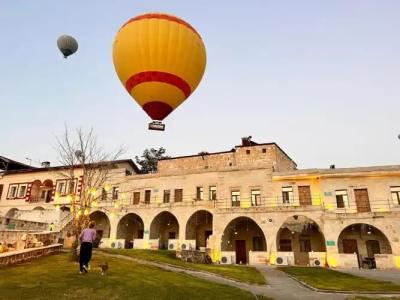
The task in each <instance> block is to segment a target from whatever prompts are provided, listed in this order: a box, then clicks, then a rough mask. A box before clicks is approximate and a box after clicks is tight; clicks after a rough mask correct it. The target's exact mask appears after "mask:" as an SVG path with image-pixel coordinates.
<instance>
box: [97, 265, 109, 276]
mask: <svg viewBox="0 0 400 300" xmlns="http://www.w3.org/2000/svg"><path fill="white" fill-rule="evenodd" d="M99 267H100V270H101V275H106V274H107V272H108V263H104V264H100V265H99Z"/></svg>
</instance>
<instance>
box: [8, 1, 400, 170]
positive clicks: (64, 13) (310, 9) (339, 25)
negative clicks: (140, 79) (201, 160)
mask: <svg viewBox="0 0 400 300" xmlns="http://www.w3.org/2000/svg"><path fill="white" fill-rule="evenodd" d="M145 12H166V13H170V14H174V15H177V16H179V17H181V18H183V19H184V20H186V21H187V22H189V23H190V24H191V25H192V26H193V27H195V28H196V30H197V31H198V32H199V33H200V34H201V36H202V38H203V41H204V43H205V46H206V51H207V67H206V71H205V74H204V77H203V79H202V81H201V83H200V85H199V86H198V88H197V90H196V91H195V92H194V93H193V94H192V95H191V96H190V98H189V99H188V100H187V101H186V102H185V103H184V104H182V105H181V106H180V107H179V108H178V109H176V110H175V111H174V112H173V113H172V114H171V115H170V116H169V117H168V118H167V119H166V120H165V123H166V126H167V127H166V131H165V132H156V131H148V130H147V124H148V123H149V121H150V119H149V118H148V116H147V115H146V114H145V113H144V111H143V110H142V109H141V108H140V107H139V106H138V105H137V104H136V103H135V102H133V100H132V99H131V98H130V96H129V94H128V93H127V92H126V90H125V89H124V88H123V86H122V85H121V83H120V81H119V79H118V77H117V75H116V73H115V70H114V66H113V63H112V43H113V40H114V37H115V34H116V32H117V31H118V29H119V28H120V27H121V25H122V24H123V23H124V22H125V21H127V20H128V19H129V18H131V17H134V16H136V15H138V14H142V13H145ZM399 12H400V1H398V0H393V1H389V0H380V1H376V0H343V1H334V0H332V1H320V0H315V1H308V0H302V1H297V0H292V1H284V0H282V1H267V0H260V1H256V0H249V1H236V0H229V1H228V0H219V1H215V0H197V1H191V0H180V1H178V0H172V1H165V0H159V1H152V0H142V1H138V0H137V1H135V0H131V1H122V0H115V1H105V0H103V1H100V0H96V1H95V0H87V1H78V0H69V1H54V0H47V1H44V0H35V1H23V0H2V1H1V2H0V22H1V26H0V36H1V46H0V113H1V114H0V155H2V156H6V157H9V158H13V159H16V160H19V161H21V162H25V163H27V160H26V158H29V159H32V164H33V165H38V162H40V161H44V160H48V161H51V162H52V163H53V164H56V163H57V151H56V150H55V144H56V143H55V138H56V137H57V136H60V135H62V134H63V132H64V127H65V125H66V124H67V126H68V127H69V128H70V129H74V128H78V127H83V128H84V129H89V128H91V127H93V129H94V131H95V132H96V134H97V136H98V140H99V143H100V144H101V145H102V146H103V147H104V148H105V149H106V150H107V151H113V149H117V148H119V146H120V145H123V146H124V147H125V148H126V150H127V151H126V153H125V155H124V158H134V156H135V155H140V154H141V153H142V152H143V150H144V149H145V148H150V147H155V148H158V147H160V146H163V147H165V148H166V149H167V154H169V155H171V156H180V155H189V154H196V153H199V152H201V151H208V152H214V151H224V150H229V149H231V148H232V147H233V146H235V145H238V144H240V139H241V137H244V136H250V135H251V136H252V137H253V140H254V141H256V142H260V143H261V142H276V143H277V144H278V145H280V146H281V148H283V149H284V150H285V151H286V152H287V154H288V155H289V156H290V157H291V158H292V159H293V160H295V161H296V162H297V164H298V167H299V168H314V167H319V168H324V167H329V165H331V164H335V165H336V167H353V166H371V165H386V164H399V163H400V140H399V139H398V138H397V135H398V134H399V133H400V124H399V112H400V101H399V100H400V18H399ZM62 34H69V35H72V36H74V37H75V38H76V39H77V40H78V43H79V49H78V52H77V53H76V54H75V55H73V56H71V57H70V58H68V59H63V58H62V56H61V54H60V53H59V51H58V49H57V46H56V41H57V38H58V36H60V35H62Z"/></svg>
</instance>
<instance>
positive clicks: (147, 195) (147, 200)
mask: <svg viewBox="0 0 400 300" xmlns="http://www.w3.org/2000/svg"><path fill="white" fill-rule="evenodd" d="M150 198H151V191H150V190H147V191H145V192H144V203H146V204H149V203H150Z"/></svg>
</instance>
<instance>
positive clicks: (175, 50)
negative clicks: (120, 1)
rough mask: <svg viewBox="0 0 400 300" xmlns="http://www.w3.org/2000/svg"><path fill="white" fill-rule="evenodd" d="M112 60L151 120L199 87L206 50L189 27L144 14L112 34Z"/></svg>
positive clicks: (166, 17)
mask: <svg viewBox="0 0 400 300" xmlns="http://www.w3.org/2000/svg"><path fill="white" fill-rule="evenodd" d="M113 61H114V67H115V70H116V72H117V74H118V77H119V79H120V80H121V82H122V84H123V85H124V86H125V88H126V89H127V91H128V93H129V94H130V95H131V96H132V97H133V98H134V99H135V101H136V102H137V103H138V104H139V105H140V106H141V107H142V108H143V109H144V110H145V111H146V113H147V114H148V115H149V116H150V117H151V118H152V119H153V120H159V121H162V120H163V119H164V118H166V117H167V116H168V115H169V114H170V113H171V112H172V111H173V110H174V109H175V108H177V107H178V106H179V105H180V104H182V103H183V102H184V101H185V100H186V99H187V98H188V97H189V96H190V95H191V94H192V93H193V91H194V90H195V89H196V87H197V86H198V84H199V83H200V80H201V78H202V77H203V74H204V70H205V66H206V50H205V46H204V43H203V40H202V39H201V37H200V35H199V33H198V32H197V31H196V30H195V29H194V28H193V27H192V26H191V25H190V24H189V23H187V22H185V21H184V20H182V19H180V18H178V17H175V16H171V15H168V14H163V13H148V14H144V15H139V16H137V17H134V18H132V19H130V20H129V21H127V22H126V23H125V24H124V25H123V26H122V27H121V29H120V30H119V31H118V33H117V35H116V37H115V41H114V45H113Z"/></svg>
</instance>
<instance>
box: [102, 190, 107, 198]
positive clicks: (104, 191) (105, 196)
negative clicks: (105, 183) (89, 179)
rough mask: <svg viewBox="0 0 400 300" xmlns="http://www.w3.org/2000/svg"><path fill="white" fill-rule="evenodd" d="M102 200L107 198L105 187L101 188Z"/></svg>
mask: <svg viewBox="0 0 400 300" xmlns="http://www.w3.org/2000/svg"><path fill="white" fill-rule="evenodd" d="M101 200H103V201H106V200H107V191H106V190H105V189H104V188H103V189H102V190H101Z"/></svg>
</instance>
